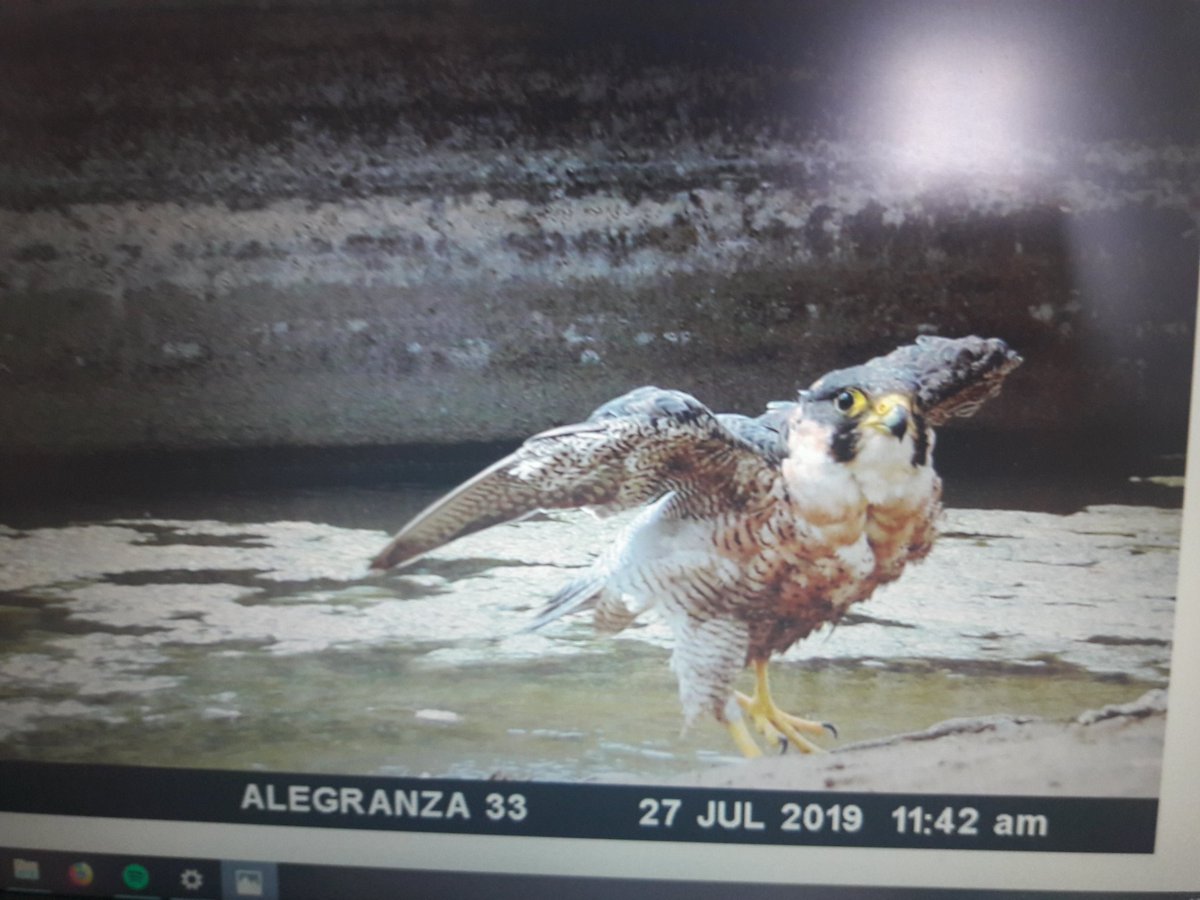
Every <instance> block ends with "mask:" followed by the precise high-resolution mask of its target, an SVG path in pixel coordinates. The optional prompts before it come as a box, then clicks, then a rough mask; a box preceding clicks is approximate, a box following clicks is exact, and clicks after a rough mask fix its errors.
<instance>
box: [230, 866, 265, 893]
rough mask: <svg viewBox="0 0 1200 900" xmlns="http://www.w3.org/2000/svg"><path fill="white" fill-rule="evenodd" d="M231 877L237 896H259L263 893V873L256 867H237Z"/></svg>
mask: <svg viewBox="0 0 1200 900" xmlns="http://www.w3.org/2000/svg"><path fill="white" fill-rule="evenodd" d="M233 878H234V886H235V890H236V891H237V896H239V897H261V896H262V895H263V873H262V872H260V871H259V870H258V869H238V870H237V872H236V873H234V876H233Z"/></svg>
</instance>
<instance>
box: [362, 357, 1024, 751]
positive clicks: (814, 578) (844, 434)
mask: <svg viewBox="0 0 1200 900" xmlns="http://www.w3.org/2000/svg"><path fill="white" fill-rule="evenodd" d="M1020 363H1021V357H1020V356H1018V355H1017V354H1016V353H1015V352H1013V351H1012V350H1011V349H1009V347H1008V346H1007V345H1006V344H1005V343H1004V341H1002V340H1000V339H998V338H980V337H973V336H972V337H965V338H958V339H951V338H943V337H932V336H925V337H920V338H918V339H917V340H916V342H915V343H913V344H909V345H906V346H902V347H899V348H898V349H896V350H893V351H892V352H891V353H889V354H887V355H886V356H881V357H878V358H876V359H872V360H871V361H869V362H867V363H865V364H863V365H858V366H854V367H851V368H847V369H838V370H836V371H833V372H830V373H828V374H826V375H824V376H823V377H821V378H819V379H818V380H817V381H816V382H815V383H814V384H813V385H812V386H811V387H810V388H808V389H807V390H803V391H800V392H799V396H798V397H797V399H796V400H795V401H791V402H779V403H772V404H770V405H769V406H768V408H767V411H766V412H765V413H764V414H763V415H761V416H758V417H757V418H751V417H747V416H741V415H733V414H715V413H713V412H712V411H711V410H709V409H708V408H707V407H706V406H704V405H703V404H702V403H700V402H699V401H698V400H696V399H695V398H694V397H692V396H690V395H689V394H686V393H683V392H681V391H674V390H663V389H660V388H656V387H641V388H637V389H636V390H633V391H630V392H629V393H627V394H625V395H624V396H622V397H618V398H617V399H615V400H611V401H609V402H608V403H605V404H604V405H603V406H601V407H600V408H599V409H597V410H596V411H595V412H594V413H592V414H591V415H590V416H589V417H588V418H587V419H586V420H585V421H584V422H582V423H580V424H577V425H568V426H565V427H561V428H552V429H550V430H549V431H544V432H542V433H540V434H537V435H534V436H533V437H531V438H529V439H528V440H527V441H526V442H525V443H524V444H522V445H521V447H520V448H518V449H517V450H516V451H515V452H514V453H512V454H511V455H510V456H507V457H505V458H504V459H502V460H500V461H499V462H497V463H495V464H494V465H492V466H490V467H489V468H487V469H485V470H484V471H483V472H481V473H479V474H478V475H476V476H475V477H474V478H472V479H470V480H469V481H467V482H466V483H465V484H463V485H462V486H460V487H458V488H456V489H455V490H453V491H451V492H450V493H449V494H448V495H446V496H445V497H444V498H442V499H441V500H439V501H437V502H435V503H434V504H433V505H431V506H430V507H428V508H427V509H425V510H424V511H423V512H421V513H420V514H418V515H417V516H416V517H415V518H414V519H413V520H412V521H411V522H409V523H408V524H407V525H405V526H404V527H403V528H402V529H401V530H400V531H399V532H398V533H397V534H396V536H395V537H394V538H393V539H392V541H391V542H390V543H389V544H388V545H387V546H386V547H384V548H383V550H382V551H381V552H380V553H379V554H378V555H377V556H376V557H375V559H374V560H373V561H372V563H371V566H372V568H375V569H388V568H391V567H393V566H397V565H403V564H406V563H409V562H412V561H413V560H415V559H417V558H418V557H420V556H421V555H422V554H424V553H427V552H429V551H430V550H432V549H434V548H436V547H439V546H441V545H442V544H445V543H447V542H449V541H452V540H454V539H456V538H459V537H462V536H464V535H467V534H471V533H473V532H476V531H479V530H481V529H484V528H488V527H490V526H492V525H496V524H498V523H501V522H507V521H511V520H514V519H518V518H521V517H523V516H526V515H528V514H530V513H533V512H535V511H537V510H544V509H563V508H571V507H585V508H592V509H595V510H597V511H601V512H611V511H616V510H625V509H634V508H639V507H640V512H639V513H638V514H637V515H636V516H635V518H634V519H633V520H632V522H631V523H630V524H629V526H628V527H627V528H626V529H625V531H624V533H623V534H622V536H621V537H620V538H619V539H618V540H617V541H616V542H615V543H614V544H613V545H612V546H610V547H608V548H607V549H606V550H605V551H604V552H602V553H601V554H600V555H599V556H598V557H597V559H596V560H595V562H594V563H593V564H592V565H591V566H590V567H589V568H587V569H586V570H585V571H584V573H583V574H582V575H580V576H579V577H578V578H576V579H575V580H573V581H572V582H571V583H569V584H567V585H566V586H564V587H563V588H562V589H561V590H560V591H559V592H558V593H557V594H556V595H555V596H554V597H552V598H551V599H550V600H549V602H548V603H547V605H546V606H545V608H544V609H543V610H542V612H541V613H540V615H538V616H537V618H536V620H535V621H534V622H533V623H532V625H531V626H530V627H531V628H540V627H542V626H544V625H546V624H547V623H549V622H552V621H554V620H556V619H558V618H560V617H562V616H565V615H567V614H569V613H575V612H579V611H583V610H590V611H591V612H592V615H593V621H594V624H595V626H596V628H597V629H598V630H599V631H602V632H616V631H620V630H621V629H623V628H625V627H626V626H627V625H629V624H630V623H631V622H632V621H633V620H634V619H635V618H637V617H638V616H639V615H641V614H643V613H645V612H647V611H648V610H651V609H654V610H658V611H659V612H660V613H661V615H663V617H664V618H665V620H666V621H667V623H668V624H669V626H670V629H671V632H672V634H673V637H674V649H673V651H672V654H671V667H672V669H673V670H674V672H675V675H676V678H677V680H678V683H679V698H680V702H681V705H682V707H683V715H684V720H685V723H686V724H687V725H691V724H692V723H694V722H696V721H697V720H699V719H700V718H702V717H703V716H705V715H710V716H712V717H714V718H715V719H716V720H717V721H718V722H720V723H722V724H723V725H724V726H725V727H726V728H727V729H728V731H729V733H730V735H731V736H732V738H733V741H734V743H735V744H736V745H737V747H738V749H739V750H740V751H741V752H742V753H743V754H744V755H746V756H757V755H760V754H761V752H762V747H761V746H760V742H759V739H757V738H756V737H755V732H757V734H758V735H760V736H761V740H762V741H763V742H764V743H765V744H766V745H767V746H769V747H774V748H781V747H782V748H786V747H788V746H794V747H796V748H798V749H800V750H802V751H804V752H811V751H815V750H818V749H819V747H818V745H817V744H815V743H814V742H813V741H812V740H811V738H812V737H814V736H817V735H820V734H821V733H822V732H823V731H825V730H826V729H829V730H831V731H833V729H832V726H828V725H825V724H823V723H820V722H815V721H810V720H808V719H803V718H800V717H797V716H794V715H791V714H789V713H787V712H784V711H783V710H782V709H780V708H779V707H778V706H777V705H776V703H775V701H774V699H773V698H772V696H771V692H770V686H769V684H768V679H767V663H768V660H769V659H770V658H771V656H772V655H773V654H776V653H782V652H784V651H785V650H787V649H788V648H789V647H791V646H792V645H793V644H795V643H796V642H797V641H799V640H801V639H803V638H804V637H806V636H807V635H809V634H811V633H812V632H813V631H814V630H816V629H818V628H820V627H821V626H823V625H825V624H828V623H835V622H837V621H838V620H839V619H840V618H841V617H842V616H843V615H844V614H845V612H846V610H847V609H849V608H850V606H851V605H853V604H855V603H858V602H860V601H862V600H865V599H867V598H868V597H870V596H871V594H872V593H874V591H875V590H876V588H878V587H879V586H880V585H882V584H886V583H888V582H890V581H894V580H895V579H897V578H899V577H900V575H901V573H902V572H903V571H904V568H905V566H906V565H908V564H909V563H912V562H917V561H919V560H921V559H923V558H924V557H925V556H926V554H928V553H929V551H930V548H931V547H932V545H933V541H934V536H935V533H936V527H937V520H938V517H939V513H940V511H941V492H942V483H941V479H940V478H939V477H938V475H937V473H936V472H935V471H934V468H933V448H934V429H935V428H936V427H937V426H939V425H941V424H943V423H944V422H945V421H947V420H948V419H950V418H951V417H953V416H967V415H971V414H973V413H974V412H975V411H976V410H977V409H978V408H979V407H980V405H981V404H982V403H983V402H984V401H986V400H987V399H989V398H990V397H993V396H995V395H996V394H997V393H998V392H999V390H1000V387H1001V385H1002V383H1003V381H1004V379H1005V378H1006V377H1007V375H1008V374H1009V373H1010V372H1011V371H1012V370H1013V369H1015V368H1016V367H1017V366H1018V365H1020ZM747 666H749V667H750V668H752V669H753V671H754V678H755V688H754V692H753V694H751V695H749V696H747V695H746V694H743V693H741V692H739V691H737V690H735V688H734V682H735V680H736V678H737V676H738V675H739V673H740V672H741V670H742V669H743V668H745V667H747ZM834 733H835V734H836V731H835V732H834Z"/></svg>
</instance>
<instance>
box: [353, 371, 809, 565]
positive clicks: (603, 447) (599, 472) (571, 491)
mask: <svg viewBox="0 0 1200 900" xmlns="http://www.w3.org/2000/svg"><path fill="white" fill-rule="evenodd" d="M785 420H786V410H772V411H768V413H767V414H766V415H764V416H761V417H759V418H758V419H750V418H747V417H744V416H717V415H714V414H713V413H712V412H711V411H710V410H709V409H708V407H706V406H704V404H702V403H700V401H698V400H696V399H695V398H694V397H692V396H690V395H688V394H685V393H682V392H680V391H668V390H662V389H660V388H656V387H642V388H637V389H636V390H633V391H630V392H629V393H628V394H625V395H624V396H621V397H618V398H617V399H616V400H611V401H609V402H608V403H606V404H604V405H603V406H601V407H600V408H599V409H597V410H596V411H595V412H594V413H592V414H591V415H590V416H589V417H588V418H587V420H586V421H584V422H582V423H580V424H578V425H568V426H565V427H562V428H554V429H551V430H549V431H544V432H542V433H541V434H537V435H534V436H533V437H531V438H529V440H527V441H526V442H525V443H524V444H522V445H521V446H520V447H519V448H518V449H517V450H516V452H514V453H512V454H511V455H509V456H507V457H505V458H504V459H502V460H500V461H499V462H497V463H495V464H494V465H492V466H490V467H489V468H487V469H484V470H483V471H482V472H480V473H479V474H478V475H476V476H475V477H474V478H472V479H471V480H469V481H467V482H466V483H465V484H463V485H461V486H459V487H458V488H456V489H455V490H453V491H451V492H450V493H449V494H447V495H446V496H445V497H443V498H442V499H441V500H438V501H437V502H436V503H434V504H433V505H431V506H429V507H428V508H426V509H425V510H424V511H423V512H421V513H419V514H418V515H417V516H416V517H415V518H414V519H413V520H412V521H411V522H409V523H408V524H407V525H405V526H404V527H403V528H402V529H401V530H400V531H399V533H397V534H396V536H395V537H394V538H393V539H392V541H391V543H389V544H388V545H387V546H386V547H384V548H383V550H382V551H380V553H379V554H378V555H377V556H376V557H375V559H374V560H372V562H371V567H372V568H374V569H387V568H390V567H392V566H395V565H399V564H401V563H404V562H408V561H409V560H412V559H414V558H416V557H418V556H420V555H421V554H423V553H427V552H428V551H430V550H432V549H434V548H435V547H439V546H441V545H442V544H445V543H448V542H449V541H452V540H454V539H456V538H459V537H463V536H464V535H468V534H471V533H473V532H476V531H481V530H482V529H484V528H488V527H490V526H492V525H496V524H499V523H501V522H508V521H511V520H513V519H519V518H521V517H522V516H526V515H528V514H529V513H532V512H534V511H536V510H540V509H566V508H571V507H599V508H604V509H609V510H618V509H628V508H631V507H634V506H640V505H642V504H644V503H648V502H650V501H652V500H656V499H658V498H659V497H662V496H663V495H664V494H666V493H667V492H668V491H673V492H675V495H676V499H675V501H674V502H673V503H672V515H675V516H678V517H680V518H688V517H699V516H704V515H707V514H711V513H712V512H714V511H716V510H720V509H738V508H743V507H745V506H747V505H749V504H751V503H752V502H753V501H754V500H755V499H757V498H761V497H762V496H763V494H764V493H765V492H766V491H767V490H768V489H769V487H770V484H771V482H772V481H773V479H774V477H775V472H776V469H777V467H778V462H779V460H780V459H782V458H783V455H784V453H785V449H784V448H785V443H786V435H785V433H784V430H783V429H784V423H785Z"/></svg>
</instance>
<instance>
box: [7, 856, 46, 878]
mask: <svg viewBox="0 0 1200 900" xmlns="http://www.w3.org/2000/svg"><path fill="white" fill-rule="evenodd" d="M13 878H15V879H16V880H17V881H41V878H42V868H41V866H39V865H38V862H37V860H36V859H21V858H20V857H19V856H18V857H15V858H14V859H13Z"/></svg>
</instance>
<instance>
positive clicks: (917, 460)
mask: <svg viewBox="0 0 1200 900" xmlns="http://www.w3.org/2000/svg"><path fill="white" fill-rule="evenodd" d="M913 425H914V426H916V433H917V434H916V438H914V440H913V455H912V464H913V468H920V467H921V466H923V465H926V464H927V463H928V462H929V425H928V424H927V423H926V422H925V417H924V416H922V415H921V414H920V413H917V414H915V415H914V416H913Z"/></svg>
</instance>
